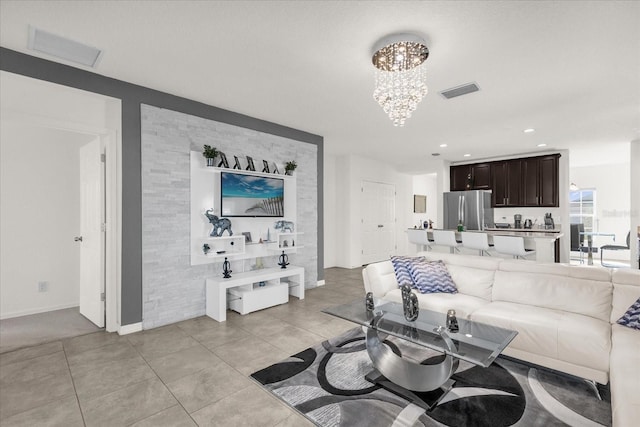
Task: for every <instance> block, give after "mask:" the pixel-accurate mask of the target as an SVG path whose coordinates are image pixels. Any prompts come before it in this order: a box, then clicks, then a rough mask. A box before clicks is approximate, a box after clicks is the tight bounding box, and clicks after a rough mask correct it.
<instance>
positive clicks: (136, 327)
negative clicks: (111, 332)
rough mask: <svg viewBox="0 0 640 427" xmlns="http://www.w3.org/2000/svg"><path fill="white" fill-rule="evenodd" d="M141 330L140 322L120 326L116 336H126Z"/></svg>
mask: <svg viewBox="0 0 640 427" xmlns="http://www.w3.org/2000/svg"><path fill="white" fill-rule="evenodd" d="M141 330H142V322H139V323H132V324H130V325H124V326H123V325H120V327H119V328H118V335H128V334H133V333H134V332H140V331H141Z"/></svg>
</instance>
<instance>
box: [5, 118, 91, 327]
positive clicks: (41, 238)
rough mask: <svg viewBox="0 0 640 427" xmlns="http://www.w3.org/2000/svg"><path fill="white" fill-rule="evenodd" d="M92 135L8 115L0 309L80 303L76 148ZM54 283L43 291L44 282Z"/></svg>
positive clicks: (10, 313)
mask: <svg viewBox="0 0 640 427" xmlns="http://www.w3.org/2000/svg"><path fill="white" fill-rule="evenodd" d="M91 138H92V137H90V136H87V135H80V134H76V133H70V132H65V131H59V130H51V129H44V128H36V127H25V126H22V125H17V126H15V125H11V124H8V123H3V126H2V134H1V138H0V141H1V142H0V153H1V154H0V165H1V167H0V170H1V171H2V172H1V176H0V184H1V186H0V188H1V190H0V194H1V199H2V203H1V208H0V234H2V239H1V244H0V245H1V246H0V252H1V253H2V257H0V317H1V318H7V317H15V316H20V315H25V314H31V313H38V312H44V311H49V310H55V309H60V308H66V307H73V306H77V305H78V303H79V256H80V252H79V245H78V243H76V242H74V241H73V238H74V236H77V235H79V228H80V184H79V183H80V177H79V173H80V172H79V165H78V162H79V155H78V150H79V148H80V146H81V145H82V144H84V143H85V142H88V141H89V140H90V139H91ZM40 281H46V282H48V283H49V290H48V292H38V282H40Z"/></svg>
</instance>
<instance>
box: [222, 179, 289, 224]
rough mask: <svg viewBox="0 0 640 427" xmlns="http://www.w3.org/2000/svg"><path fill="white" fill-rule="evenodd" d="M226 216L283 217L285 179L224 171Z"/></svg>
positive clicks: (223, 204) (223, 183)
mask: <svg viewBox="0 0 640 427" xmlns="http://www.w3.org/2000/svg"><path fill="white" fill-rule="evenodd" d="M220 175H221V176H220V195H221V197H220V199H221V201H220V211H221V212H222V216H248V217H283V216H284V180H283V179H282V178H271V177H263V176H255V175H245V174H239V173H232V172H221V173H220Z"/></svg>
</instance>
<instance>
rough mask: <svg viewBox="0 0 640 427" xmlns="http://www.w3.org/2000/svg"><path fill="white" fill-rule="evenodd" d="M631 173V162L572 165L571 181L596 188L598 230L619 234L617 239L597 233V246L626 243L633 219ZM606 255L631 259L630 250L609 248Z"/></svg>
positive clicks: (581, 186) (594, 239)
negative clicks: (631, 214)
mask: <svg viewBox="0 0 640 427" xmlns="http://www.w3.org/2000/svg"><path fill="white" fill-rule="evenodd" d="M629 173H630V171H629V163H628V162H624V163H620V164H617V165H616V164H607V165H594V166H585V167H579V168H571V182H574V183H575V184H576V185H577V186H578V187H580V188H585V189H587V188H593V189H595V190H596V216H597V220H596V224H595V227H596V231H600V232H604V233H615V235H616V241H615V242H613V240H612V239H611V238H610V237H605V236H595V237H594V238H593V245H594V246H602V245H609V244H616V245H624V244H626V242H625V238H626V237H627V233H628V232H629V221H630V197H629V195H630V180H629ZM598 256H599V255H598ZM605 256H606V258H609V259H620V260H627V259H628V258H629V252H626V251H625V252H622V251H606V252H605Z"/></svg>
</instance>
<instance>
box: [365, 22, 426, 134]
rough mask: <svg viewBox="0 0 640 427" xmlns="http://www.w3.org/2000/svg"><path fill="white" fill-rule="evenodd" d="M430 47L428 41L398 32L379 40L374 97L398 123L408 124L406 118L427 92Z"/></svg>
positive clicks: (396, 124)
mask: <svg viewBox="0 0 640 427" xmlns="http://www.w3.org/2000/svg"><path fill="white" fill-rule="evenodd" d="M428 56H429V49H427V46H426V45H425V42H424V40H422V39H421V38H419V37H417V36H415V35H413V34H394V35H391V36H387V37H385V38H383V39H382V40H380V41H378V43H376V45H375V47H374V49H373V58H372V61H373V65H374V66H375V67H376V87H375V90H374V91H373V99H375V100H376V101H378V104H380V106H381V107H382V109H383V110H384V112H385V113H387V115H388V116H389V118H390V119H391V120H392V121H393V125H394V126H404V122H405V120H407V119H408V118H409V117H411V113H412V112H413V111H414V110H415V109H416V108H417V107H418V103H419V102H420V101H421V100H422V98H423V97H424V96H425V95H426V94H427V83H426V77H427V73H426V70H425V66H424V64H423V63H424V61H425V60H426V59H427V57H428Z"/></svg>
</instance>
